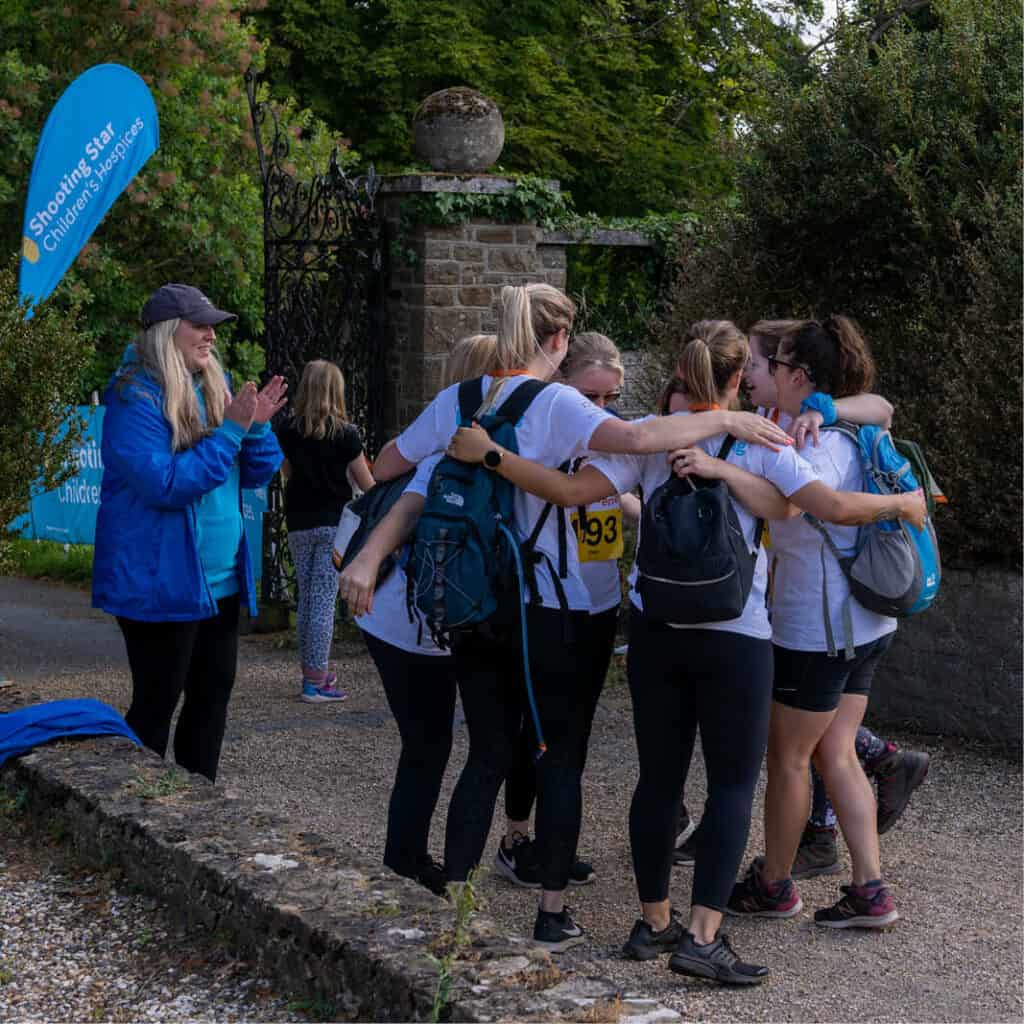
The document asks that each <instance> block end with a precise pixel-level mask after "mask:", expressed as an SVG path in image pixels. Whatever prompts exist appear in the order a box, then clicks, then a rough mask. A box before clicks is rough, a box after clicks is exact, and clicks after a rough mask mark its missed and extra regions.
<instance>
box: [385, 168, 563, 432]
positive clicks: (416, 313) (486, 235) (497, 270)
mask: <svg viewBox="0 0 1024 1024" xmlns="http://www.w3.org/2000/svg"><path fill="white" fill-rule="evenodd" d="M514 184H515V183H514V182H513V181H512V180H511V179H507V178H489V177H482V178H457V177H452V176H446V175H407V176H403V177H396V178H391V179H388V180H387V181H386V182H385V184H384V185H383V187H382V189H381V199H380V204H381V207H382V209H383V212H384V216H385V218H386V220H387V223H388V233H389V235H390V237H391V238H392V239H396V238H398V237H399V222H400V211H401V204H402V202H403V200H404V199H407V198H408V197H410V196H413V195H416V194H422V193H424V192H469V193H482V192H499V191H505V190H510V189H511V188H513V187H514ZM552 185H557V183H552ZM542 236H543V233H542V232H541V231H540V229H538V228H537V227H536V225H534V224H499V223H497V222H495V221H491V220H482V219H477V220H470V221H467V222H466V223H465V224H459V225H456V226H453V227H435V226H432V225H426V224H418V225H415V226H414V227H413V228H412V230H411V232H410V233H409V234H407V235H406V236H405V237H404V238H402V239H401V242H402V245H401V248H403V249H406V248H408V249H411V251H412V253H413V257H412V259H411V260H409V261H408V262H405V261H400V260H394V259H393V260H392V266H391V280H390V290H389V293H388V314H389V321H390V324H391V331H392V336H391V338H390V339H389V345H388V358H387V363H388V382H389V388H390V394H389V395H388V396H387V402H386V407H387V413H388V427H389V431H390V432H391V433H397V432H398V431H399V430H400V429H401V428H402V427H403V426H405V425H406V424H408V423H410V422H411V421H412V420H413V419H414V418H415V416H416V415H417V414H418V413H419V412H420V411H421V410H422V409H423V407H424V406H425V405H426V404H427V403H428V402H429V401H430V399H431V398H433V397H434V395H435V394H437V392H438V391H439V390H440V389H441V386H442V383H443V381H444V371H445V365H446V363H447V359H448V353H449V351H450V350H451V346H452V344H453V343H454V342H455V341H457V340H458V339H459V338H463V337H465V336H467V335H470V334H482V333H483V334H489V333H493V332H494V331H495V330H496V329H497V326H498V322H497V316H498V297H499V295H500V292H501V289H502V287H503V286H504V285H507V284H527V283H529V282H531V281H546V282H547V283H549V284H551V285H554V286H555V287H556V288H565V246H564V244H559V243H553V244H545V243H544V241H543V237H542Z"/></svg>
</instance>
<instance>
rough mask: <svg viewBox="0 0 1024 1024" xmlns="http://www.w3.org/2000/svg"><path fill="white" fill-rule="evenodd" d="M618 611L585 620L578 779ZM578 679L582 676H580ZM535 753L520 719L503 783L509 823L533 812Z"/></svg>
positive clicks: (529, 730)
mask: <svg viewBox="0 0 1024 1024" xmlns="http://www.w3.org/2000/svg"><path fill="white" fill-rule="evenodd" d="M618 618H619V609H618V607H615V608H610V609H609V610H608V611H604V612H599V613H598V614H597V615H591V616H590V617H589V618H588V620H587V629H588V634H587V640H586V654H588V655H589V656H590V667H589V668H588V669H587V672H586V676H585V678H582V680H581V681H582V683H583V684H584V689H583V691H582V693H581V695H582V697H583V700H584V701H585V704H584V707H583V713H584V716H585V717H584V722H583V735H582V736H581V737H580V775H581V776H582V775H583V770H584V769H585V768H586V766H587V748H588V746H589V745H590V730H591V727H592V726H593V724H594V715H595V714H596V712H597V702H598V701H599V700H600V699H601V691H602V690H603V689H604V680H605V677H606V676H607V675H608V666H609V664H611V660H612V651H613V650H614V649H615V625H616V623H617V622H618ZM581 675H582V673H581ZM536 750H537V744H536V741H535V740H534V738H533V725H532V722H531V721H530V720H529V718H528V717H527V718H524V720H523V724H522V728H521V729H520V730H519V742H518V745H517V747H516V753H515V759H514V761H513V764H512V770H511V771H510V772H509V773H508V778H507V779H505V815H506V817H507V818H508V819H509V820H510V821H526V820H527V818H529V817H530V812H531V811H532V810H533V801H534V799H535V798H536V796H537V774H536V767H535V763H534V754H535V753H536Z"/></svg>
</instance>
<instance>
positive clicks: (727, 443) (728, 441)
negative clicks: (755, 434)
mask: <svg viewBox="0 0 1024 1024" xmlns="http://www.w3.org/2000/svg"><path fill="white" fill-rule="evenodd" d="M735 443H736V438H735V437H733V436H732V434H726V435H725V440H724V441H723V442H722V447H721V448H719V449H718V454H717V455H716V456H715V458H716V459H727V458H729V452H731V451H732V446H733V445H734V444H735Z"/></svg>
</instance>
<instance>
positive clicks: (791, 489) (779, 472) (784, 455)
mask: <svg viewBox="0 0 1024 1024" xmlns="http://www.w3.org/2000/svg"><path fill="white" fill-rule="evenodd" d="M748 450H749V452H750V454H751V455H752V456H753V457H754V459H756V460H757V465H755V466H752V467H751V469H752V471H753V472H754V473H755V474H756V475H757V476H761V477H764V479H765V480H768V481H769V482H770V483H773V484H774V485H775V486H776V487H777V488H778V490H779V492H780V493H781V494H782V496H783V497H784V498H788V497H789V496H790V495H792V494H796V492H797V491H799V490H801V489H802V488H804V487H806V486H807V485H808V484H810V483H814V481H815V480H820V479H821V478H820V477H819V476H818V474H817V472H816V470H815V468H814V466H812V465H811V464H810V463H809V462H808V461H807V460H806V459H804V458H802V457H801V456H800V455H798V454H797V453H796V452H795V451H794V450H793V449H792V448H791V447H787V448H782V449H780V450H779V451H777V452H773V451H772V450H771V449H770V448H765V447H764V446H763V445H751V446H750V448H749V449H748Z"/></svg>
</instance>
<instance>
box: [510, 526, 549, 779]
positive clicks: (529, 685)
mask: <svg viewBox="0 0 1024 1024" xmlns="http://www.w3.org/2000/svg"><path fill="white" fill-rule="evenodd" d="M498 529H499V530H501V532H502V533H504V534H505V536H506V538H507V539H508V542H509V546H510V547H511V548H512V557H513V558H514V559H515V562H516V573H517V575H518V576H519V626H520V630H521V632H522V637H523V675H524V677H525V680H526V699H527V702H528V703H529V705H530V715H531V716H532V717H533V727H534V729H535V730H536V732H537V753H536V754H535V755H534V760H535V761H539V760H540V759H541V758H542V757H543V756H544V752H545V751H546V750H547V749H548V745H547V744H546V743H545V742H544V733H543V732H541V728H540V715H539V714H538V713H537V702H536V700H534V696H533V680H532V679H531V678H530V641H529V638H528V636H527V631H526V602H525V601H524V600H523V587H524V586H525V584H526V577H525V574H524V573H523V562H522V559H521V558H520V557H519V542H518V541H517V540H516V538H515V536H514V535H513V533H512V531H511V530H510V529H509V528H508V527H507V526H506V525H505V524H504V523H501V522H499V523H498Z"/></svg>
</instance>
